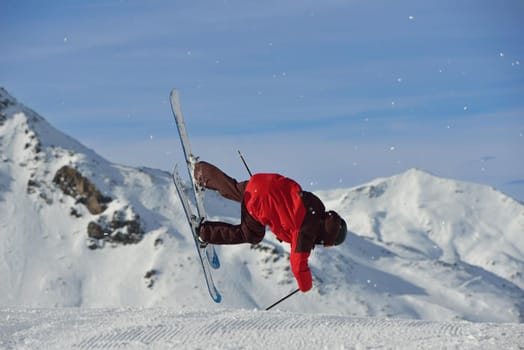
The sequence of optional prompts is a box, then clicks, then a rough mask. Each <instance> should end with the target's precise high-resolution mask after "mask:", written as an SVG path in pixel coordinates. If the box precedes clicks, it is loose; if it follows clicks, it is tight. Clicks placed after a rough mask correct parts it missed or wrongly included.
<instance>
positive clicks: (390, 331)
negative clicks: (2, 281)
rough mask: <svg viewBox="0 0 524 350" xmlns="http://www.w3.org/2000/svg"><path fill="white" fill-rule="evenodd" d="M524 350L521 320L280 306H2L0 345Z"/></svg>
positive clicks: (94, 347) (17, 347)
mask: <svg viewBox="0 0 524 350" xmlns="http://www.w3.org/2000/svg"><path fill="white" fill-rule="evenodd" d="M297 347H300V348H304V349H318V348H343V349H360V348H383V349H391V348H402V349H415V348H424V349H448V348H460V349H479V348H482V349H497V350H498V349H524V325H523V324H498V323H469V322H434V321H413V320H392V319H375V318H351V317H344V316H332V315H314V314H299V313H285V312H278V311H271V312H264V311H245V310H243V311H216V312H196V313H178V312H176V311H174V310H170V309H167V310H166V309H49V310H16V309H14V310H13V309H8V310H0V348H2V349H19V348H30V349H82V350H91V349H168V348H176V349H186V348H189V349H194V348H206V349H207V348H218V349H231V348H235V349H289V348H297Z"/></svg>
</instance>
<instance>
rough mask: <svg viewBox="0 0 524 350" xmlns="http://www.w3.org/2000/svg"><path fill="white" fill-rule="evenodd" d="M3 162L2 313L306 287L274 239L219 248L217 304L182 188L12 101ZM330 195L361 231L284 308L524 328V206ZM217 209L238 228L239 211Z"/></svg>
mask: <svg viewBox="0 0 524 350" xmlns="http://www.w3.org/2000/svg"><path fill="white" fill-rule="evenodd" d="M166 123H168V122H167V121H166ZM174 134H175V132H174ZM0 151H1V159H0V276H1V277H2V283H0V306H34V307H40V306H45V307H49V306H85V307H119V306H157V307H158V306H170V307H175V308H177V309H180V310H202V309H207V310H211V309H215V308H217V307H225V308H262V307H265V306H267V305H269V304H270V303H272V302H273V301H275V300H276V299H278V298H280V297H281V296H283V295H285V294H287V293H288V292H289V291H290V290H292V289H293V288H295V281H294V279H293V277H292V275H291V273H290V271H289V263H288V249H289V247H287V246H285V245H281V244H280V243H278V242H277V241H276V240H274V238H273V237H272V236H273V235H271V234H267V235H266V239H265V240H264V241H263V242H262V244H261V245H257V246H249V245H241V246H225V247H220V248H219V249H218V250H219V255H220V257H221V260H222V263H223V265H222V268H221V269H220V270H218V271H216V272H215V276H216V280H217V284H218V286H219V288H220V289H221V290H222V292H223V295H224V301H223V303H222V304H221V305H218V306H217V305H215V304H213V303H212V302H210V301H209V298H208V296H207V295H206V290H205V288H204V281H203V278H202V276H201V274H200V270H199V267H198V266H197V264H196V261H195V252H194V247H193V243H192V241H191V240H190V239H188V238H189V230H188V227H187V223H186V222H185V220H184V215H183V213H182V209H181V206H180V203H179V201H178V198H177V197H176V195H175V191H174V189H173V186H172V183H171V179H170V175H169V174H167V173H165V172H162V171H159V170H154V169H146V168H132V167H126V166H121V165H117V164H113V163H111V162H109V161H107V160H105V159H104V158H102V157H100V156H99V155H98V154H96V153H95V152H94V151H93V150H90V149H88V148H86V147H85V146H83V145H81V144H80V143H79V142H77V141H75V140H74V139H72V138H70V137H69V136H67V135H64V134H63V133H61V132H60V131H58V130H56V129H55V128H53V127H52V126H51V125H49V124H48V123H47V122H46V121H45V120H44V119H43V118H42V117H40V116H39V115H37V114H36V113H35V112H34V111H32V110H30V109H29V108H27V107H25V106H24V105H22V104H20V103H19V102H17V101H16V100H15V99H14V98H13V97H12V96H10V95H9V94H8V93H7V91H5V90H4V89H0ZM211 161H212V160H211ZM275 171H278V169H275ZM317 194H318V195H319V196H320V197H321V198H322V199H323V200H324V201H325V203H326V206H327V207H328V208H329V209H335V210H337V211H339V212H340V213H342V214H343V216H345V217H346V218H347V220H348V225H349V228H350V229H351V231H352V232H353V233H352V234H350V236H349V238H348V240H347V243H345V244H344V245H343V246H341V247H336V248H330V249H325V248H322V247H318V248H316V249H315V250H314V251H313V253H312V257H311V259H310V266H311V269H312V271H313V274H314V285H315V288H314V289H313V290H312V291H311V292H309V293H306V294H299V295H296V296H294V297H293V298H291V299H289V300H287V301H286V302H285V303H284V304H282V305H281V307H282V308H283V309H287V310H291V311H304V312H325V313H326V312H327V313H337V314H343V315H354V316H376V317H403V318H416V319H428V320H434V319H439V320H450V319H467V320H472V321H495V322H500V321H506V322H522V321H523V320H524V291H523V289H524V277H523V276H522V271H524V240H523V237H522V236H523V234H524V206H523V205H522V204H521V203H519V202H517V201H515V200H513V199H511V198H509V197H507V196H505V195H504V194H502V193H500V192H498V191H496V190H495V189H492V188H490V187H487V186H482V185H477V184H470V183H464V182H458V181H454V180H450V179H442V178H439V177H436V176H433V175H431V174H428V173H426V172H424V171H421V170H417V169H411V170H408V171H407V172H405V173H403V174H400V175H398V176H394V177H391V178H387V179H378V180H375V181H372V182H370V183H369V184H365V185H362V186H359V187H356V188H352V189H337V190H331V191H323V192H318V193H317ZM206 205H207V207H208V212H209V213H210V215H213V217H212V219H221V220H227V221H232V222H237V221H238V216H239V207H238V205H237V204H236V203H233V202H230V201H228V200H224V199H222V198H220V197H219V196H218V195H216V194H215V193H213V192H208V194H207V199H206Z"/></svg>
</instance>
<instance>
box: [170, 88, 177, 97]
mask: <svg viewBox="0 0 524 350" xmlns="http://www.w3.org/2000/svg"><path fill="white" fill-rule="evenodd" d="M169 95H170V96H171V97H173V96H178V89H177V88H173V90H171V93H170V94H169Z"/></svg>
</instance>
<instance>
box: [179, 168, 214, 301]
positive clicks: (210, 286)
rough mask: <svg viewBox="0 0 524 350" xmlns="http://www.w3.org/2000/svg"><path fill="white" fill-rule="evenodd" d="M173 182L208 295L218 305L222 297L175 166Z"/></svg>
mask: <svg viewBox="0 0 524 350" xmlns="http://www.w3.org/2000/svg"><path fill="white" fill-rule="evenodd" d="M173 182H174V183H175V187H176V191H177V193H178V196H179V197H180V201H181V202H182V207H183V208H184V213H185V214H186V218H187V222H188V223H189V226H190V228H191V233H192V235H193V240H194V242H195V246H196V249H197V252H198V258H199V260H200V265H201V266H202V271H203V272H204V278H205V280H206V284H207V290H208V291H209V295H210V296H211V298H212V299H213V301H215V302H216V303H220V301H221V300H222V296H221V295H220V293H219V292H218V290H217V288H216V286H215V283H214V282H213V276H212V275H211V267H210V264H209V261H208V260H207V259H206V258H204V255H205V254H206V250H207V246H206V247H202V246H201V244H200V243H199V241H198V239H197V232H196V228H197V224H196V222H198V219H196V216H194V214H193V211H192V209H191V206H190V204H189V198H188V196H187V194H186V193H185V191H184V186H183V185H182V180H181V179H180V175H179V174H178V167H177V166H175V169H174V170H173ZM195 219H196V220H195ZM208 246H209V245H208Z"/></svg>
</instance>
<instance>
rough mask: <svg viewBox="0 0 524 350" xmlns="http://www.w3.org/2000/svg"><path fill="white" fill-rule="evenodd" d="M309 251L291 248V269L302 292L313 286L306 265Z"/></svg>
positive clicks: (309, 271)
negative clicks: (296, 250)
mask: <svg viewBox="0 0 524 350" xmlns="http://www.w3.org/2000/svg"><path fill="white" fill-rule="evenodd" d="M308 258H309V252H307V253H306V252H304V253H302V252H301V253H298V252H295V251H294V249H292V250H291V256H290V262H291V271H293V275H294V276H295V279H296V280H297V283H298V288H300V290H301V291H302V292H307V291H308V290H310V289H311V287H312V286H313V280H312V278H311V270H310V269H309V266H308V263H307V261H308Z"/></svg>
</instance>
